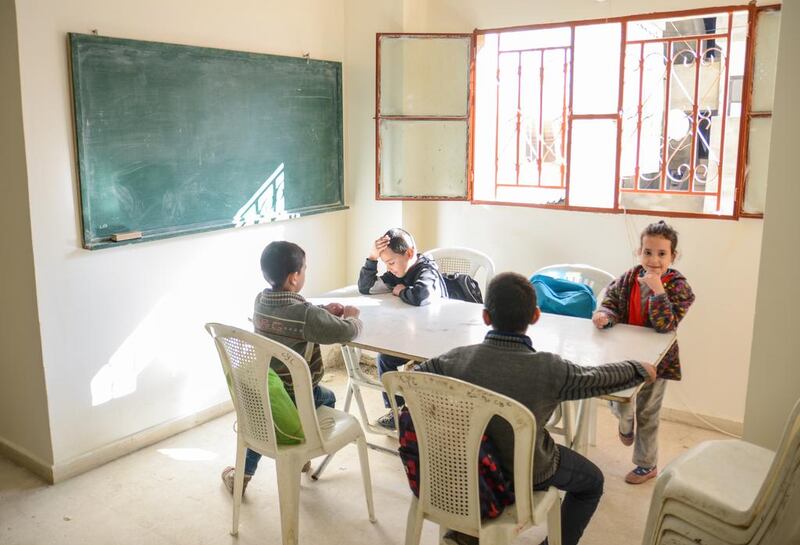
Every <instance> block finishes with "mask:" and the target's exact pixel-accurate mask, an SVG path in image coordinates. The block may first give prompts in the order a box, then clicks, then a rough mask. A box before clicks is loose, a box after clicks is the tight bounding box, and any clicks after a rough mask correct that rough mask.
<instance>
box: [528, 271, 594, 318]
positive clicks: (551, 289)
mask: <svg viewBox="0 0 800 545" xmlns="http://www.w3.org/2000/svg"><path fill="white" fill-rule="evenodd" d="M531 284H533V287H534V289H536V299H537V301H538V303H539V308H540V309H542V312H548V313H550V314H561V315H563V316H576V317H578V318H591V317H592V312H594V307H595V305H596V304H597V299H595V297H594V293H593V292H592V289H591V288H590V287H589V286H587V285H586V284H579V283H577V282H570V281H569V280H562V279H560V278H553V277H550V276H546V275H543V274H535V275H533V276H532V277H531Z"/></svg>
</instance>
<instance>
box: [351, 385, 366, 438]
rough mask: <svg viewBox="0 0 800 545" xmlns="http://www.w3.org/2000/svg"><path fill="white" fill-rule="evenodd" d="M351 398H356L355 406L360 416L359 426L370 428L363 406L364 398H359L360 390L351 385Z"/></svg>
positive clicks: (356, 386) (364, 406)
mask: <svg viewBox="0 0 800 545" xmlns="http://www.w3.org/2000/svg"><path fill="white" fill-rule="evenodd" d="M353 397H355V398H356V405H358V412H359V414H361V424H362V425H363V426H364V427H365V428H367V427H369V426H370V423H369V415H367V406H366V405H364V398H362V397H361V388H359V387H358V385H356V384H353Z"/></svg>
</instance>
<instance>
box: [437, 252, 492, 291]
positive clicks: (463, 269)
mask: <svg viewBox="0 0 800 545" xmlns="http://www.w3.org/2000/svg"><path fill="white" fill-rule="evenodd" d="M423 255H425V256H427V257H429V258H430V259H433V260H434V261H435V262H436V266H437V267H439V272H441V273H442V274H454V273H466V274H468V275H470V276H471V277H472V278H476V279H477V274H478V271H480V270H483V276H484V278H483V286H482V289H483V292H484V294H485V293H486V288H487V287H488V286H489V282H491V281H492V277H494V262H493V261H492V258H490V257H489V256H488V255H486V254H484V253H483V252H479V251H478V250H473V249H472V248H460V247H452V248H434V249H433V250H428V251H427V252H425V253H424V254H423Z"/></svg>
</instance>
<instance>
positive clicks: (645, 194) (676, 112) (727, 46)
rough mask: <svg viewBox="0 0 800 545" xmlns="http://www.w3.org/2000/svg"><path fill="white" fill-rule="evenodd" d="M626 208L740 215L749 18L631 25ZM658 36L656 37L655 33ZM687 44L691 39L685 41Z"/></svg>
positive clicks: (623, 171)
mask: <svg viewBox="0 0 800 545" xmlns="http://www.w3.org/2000/svg"><path fill="white" fill-rule="evenodd" d="M628 29H629V33H631V32H632V34H633V36H637V35H638V34H642V31H643V29H646V30H647V31H648V32H650V34H649V35H647V36H646V37H645V34H646V33H645V34H642V37H641V38H639V39H631V38H628V40H627V43H626V50H625V68H624V70H625V77H624V90H623V125H622V142H621V146H622V150H621V163H620V180H619V183H620V206H621V207H625V208H635V209H642V210H656V211H658V210H665V211H674V212H687V213H693V214H719V215H732V214H733V206H734V202H735V181H736V162H737V159H738V158H737V153H738V135H739V111H738V110H736V111H733V110H731V109H729V108H728V107H727V105H728V103H729V98H728V95H729V93H730V91H731V87H732V86H731V82H732V81H734V80H735V79H736V78H741V75H742V73H743V71H744V60H745V59H744V55H743V54H740V52H742V51H743V50H744V45H745V43H746V35H745V33H746V29H747V12H745V11H741V12H734V13H731V14H728V13H725V14H720V15H714V14H712V15H706V16H703V17H700V18H697V17H695V18H691V17H690V18H683V19H673V20H667V19H664V20H654V21H644V22H635V23H629V26H628ZM654 32H655V33H656V34H652V33H654ZM684 37H685V39H683V38H684Z"/></svg>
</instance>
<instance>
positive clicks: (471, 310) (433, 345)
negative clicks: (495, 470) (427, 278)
mask: <svg viewBox="0 0 800 545" xmlns="http://www.w3.org/2000/svg"><path fill="white" fill-rule="evenodd" d="M311 300H312V301H313V302H314V303H318V304H322V303H331V302H337V303H341V304H343V305H353V306H356V307H358V308H359V309H360V310H361V320H362V321H363V322H364V330H363V331H362V332H361V334H360V335H359V336H358V337H357V338H356V339H355V340H353V341H352V342H351V343H349V345H351V346H353V347H358V348H364V349H367V350H374V351H376V352H381V353H384V354H391V355H394V356H400V357H403V358H408V359H409V360H415V361H424V360H427V359H430V358H433V357H435V356H438V355H440V354H443V353H444V352H447V351H448V350H450V349H452V348H456V347H459V346H464V345H469V344H478V343H480V342H482V341H483V338H484V336H485V335H486V332H487V331H488V330H489V328H488V327H487V326H486V325H485V324H484V323H483V319H482V316H481V313H482V310H483V306H482V305H478V304H474V303H466V302H463V301H457V300H453V299H439V300H436V301H434V302H433V303H431V304H430V305H427V306H424V307H413V306H411V305H407V304H406V303H403V302H402V301H401V300H400V298H399V297H395V296H393V295H392V294H383V295H361V294H359V293H358V290H357V289H356V288H355V286H349V287H347V288H342V289H339V290H335V291H332V292H328V293H326V294H325V295H324V296H322V297H318V298H313V299H311ZM528 335H529V336H530V337H531V340H532V341H533V346H534V348H535V349H536V350H538V351H543V352H554V353H556V354H559V355H560V356H562V357H563V358H565V359H568V360H569V361H571V362H573V363H576V364H578V365H592V366H594V365H599V364H602V363H608V362H615V361H622V360H638V361H645V362H650V363H653V364H657V363H658V362H659V361H660V360H661V358H662V357H663V356H664V354H666V352H667V350H668V349H669V348H670V346H672V343H673V342H674V341H675V334H674V333H657V332H656V331H655V330H654V329H651V328H647V327H638V326H631V325H625V324H619V325H616V326H614V327H612V328H609V329H602V330H601V329H597V328H596V327H595V326H594V324H592V321H591V320H588V319H584V318H572V317H569V316H558V315H555V314H542V316H541V318H540V319H539V321H538V322H537V323H536V324H535V325H533V326H530V327H529V328H528ZM343 352H344V354H345V358H347V357H348V354H347V351H346V350H345V351H343ZM355 363H356V367H357V362H355ZM635 392H636V389H635V388H631V389H628V390H623V391H621V392H617V393H615V394H613V395H612V396H610V397H612V398H614V399H617V400H619V401H630V399H631V397H632V396H633V395H634V394H635ZM587 405H588V403H582V402H581V403H579V405H578V410H577V415H576V416H577V425H576V427H575V430H574V433H573V432H572V430H571V428H572V416H571V415H569V414H568V413H569V412H570V411H569V410H567V412H566V413H565V421H566V426H565V427H566V430H565V435H566V438H567V444H568V445H569V446H571V447H572V448H574V449H575V450H577V451H579V452H583V453H585V452H586V448H587V446H588V441H587V439H588V432H589V426H590V425H591V424H592V422H591V420H592V419H591V418H590V413H591V412H592V411H590V410H588V408H586V406H587Z"/></svg>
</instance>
